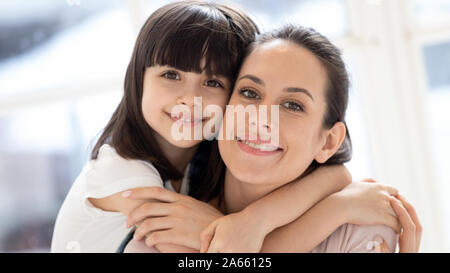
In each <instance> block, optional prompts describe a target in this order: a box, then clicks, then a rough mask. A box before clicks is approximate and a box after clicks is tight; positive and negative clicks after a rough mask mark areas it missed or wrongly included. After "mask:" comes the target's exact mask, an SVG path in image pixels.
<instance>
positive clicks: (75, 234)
mask: <svg viewBox="0 0 450 273" xmlns="http://www.w3.org/2000/svg"><path fill="white" fill-rule="evenodd" d="M188 175H189V165H188V166H187V167H186V169H185V172H184V177H183V180H182V183H181V188H180V193H182V194H187V193H188V191H189V189H188V187H189V182H188ZM152 186H154V187H163V186H164V183H163V181H162V179H161V176H160V175H159V173H158V171H157V170H156V168H155V167H154V166H153V165H152V164H151V163H148V162H145V161H142V160H134V159H131V160H130V159H125V158H123V157H121V156H120V155H119V154H117V152H116V151H115V149H114V148H113V147H111V146H110V145H108V144H104V145H103V146H102V147H101V148H100V150H99V153H98V157H97V159H96V160H90V161H88V162H87V163H86V165H85V166H84V167H83V170H82V171H81V173H80V175H79V176H78V178H77V179H76V180H75V182H74V183H73V185H72V187H71V189H70V191H69V193H68V194H67V196H66V199H65V200H64V203H63V204H62V206H61V209H60V210H59V213H58V216H57V218H56V223H55V228H54V231H53V238H52V245H51V252H115V251H116V250H117V248H118V247H119V245H120V243H121V242H122V240H123V238H125V236H126V235H127V234H128V233H129V232H130V230H131V228H127V227H126V226H125V223H126V216H125V215H123V214H122V213H120V212H110V211H104V210H102V209H99V208H96V207H95V206H93V205H92V203H91V202H89V199H88V198H103V197H107V196H110V195H113V194H115V193H118V192H121V191H125V190H128V189H132V188H139V187H152ZM165 186H166V188H167V189H169V190H171V191H175V190H174V188H173V187H172V184H171V181H167V182H166V183H165Z"/></svg>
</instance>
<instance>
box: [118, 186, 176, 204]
mask: <svg viewBox="0 0 450 273" xmlns="http://www.w3.org/2000/svg"><path fill="white" fill-rule="evenodd" d="M122 197H125V198H129V199H133V200H149V199H155V200H158V201H161V202H177V201H178V200H179V197H178V194H177V193H174V192H172V191H169V190H166V189H164V188H162V187H143V188H135V189H131V190H127V191H124V192H123V193H122Z"/></svg>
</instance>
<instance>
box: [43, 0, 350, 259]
mask: <svg viewBox="0 0 450 273" xmlns="http://www.w3.org/2000/svg"><path fill="white" fill-rule="evenodd" d="M256 33H258V28H257V27H256V25H255V24H254V23H253V22H252V21H251V20H250V19H249V18H248V17H247V16H246V15H245V14H243V13H241V12H240V11H238V10H235V9H233V8H230V7H227V6H224V5H220V4H215V3H205V2H197V1H183V2H174V3H171V4H168V5H166V6H164V7H162V8H160V9H158V10H157V11H155V12H154V13H153V14H152V15H151V16H150V17H149V18H148V20H147V22H146V23H145V24H144V26H143V27H142V29H141V31H140V33H139V36H138V38H137V41H136V45H135V48H134V51H133V55H132V57H131V61H130V63H129V66H128V69H127V72H126V76H125V85H124V96H123V98H122V100H121V102H120V104H119V105H118V107H117V109H116V110H115V112H114V114H113V115H112V117H111V120H110V121H109V122H108V124H107V125H106V127H105V129H104V131H103V133H102V135H101V136H100V138H99V140H98V141H97V143H96V145H95V147H94V149H93V151H92V155H91V160H90V161H89V162H87V164H86V165H85V166H84V168H83V170H82V172H81V173H80V175H79V177H78V178H77V179H76V181H75V182H74V184H73V186H72V188H71V189H70V191H69V193H68V195H67V197H66V199H65V201H64V203H63V205H62V207H61V209H60V211H59V214H58V217H57V219H56V223H55V229H54V234H53V240H52V248H51V251H52V252H67V251H80V252H114V251H116V250H117V248H118V246H119V244H120V242H121V241H122V239H123V238H124V237H125V236H126V235H127V234H128V233H129V232H130V227H127V226H126V216H128V215H129V213H130V212H131V211H133V210H134V209H135V208H137V207H139V205H141V204H143V203H146V201H148V200H131V199H127V198H125V197H124V196H126V195H127V193H128V191H127V190H130V189H134V188H138V187H150V186H153V187H156V188H159V189H161V188H162V187H163V186H165V187H167V188H168V189H169V190H172V191H177V192H180V193H183V194H189V195H191V196H194V197H196V198H198V199H202V198H203V199H204V197H205V196H209V195H211V194H213V193H211V192H210V191H211V190H210V189H208V188H205V185H203V184H201V183H200V182H202V181H204V180H203V179H202V178H203V177H205V176H206V174H207V173H208V172H209V171H211V170H209V169H206V168H205V167H204V166H205V165H206V164H205V162H211V161H214V160H216V161H218V160H220V159H219V158H208V155H209V154H210V146H211V144H210V142H203V143H202V140H175V139H174V138H173V137H172V134H171V128H172V125H173V124H174V123H178V124H181V125H182V126H183V128H186V127H191V128H196V126H202V129H203V124H205V123H206V122H208V121H210V120H212V119H217V118H218V117H212V118H209V119H203V120H201V122H200V123H199V122H197V121H196V120H195V119H194V118H193V117H192V116H186V115H184V116H181V115H180V116H178V115H177V116H172V115H171V112H172V108H173V107H174V106H177V105H182V106H185V107H188V108H189V109H190V110H191V113H193V112H194V111H192V109H193V108H194V97H201V98H202V105H203V107H206V106H208V105H218V106H220V107H221V108H222V109H223V108H224V107H225V105H226V103H227V101H228V99H229V96H230V93H231V90H232V88H233V84H234V79H235V77H236V75H237V73H238V69H239V67H240V64H241V61H242V58H243V55H244V51H245V48H246V47H247V45H248V44H249V43H250V42H251V41H253V39H254V36H255V34H256ZM202 110H203V109H202ZM192 131H195V130H192ZM202 131H203V130H202ZM191 139H194V138H191ZM314 175H315V176H314V177H306V178H305V179H304V181H303V183H298V185H297V186H298V187H299V188H304V187H309V188H310V189H315V190H314V191H312V190H311V191H310V192H309V194H307V195H306V194H305V196H304V197H302V202H301V204H299V206H304V207H306V208H307V207H309V206H310V205H311V203H315V202H317V201H319V200H320V199H322V198H324V197H325V196H327V195H329V194H331V193H333V192H335V191H337V190H339V189H341V188H343V187H344V186H345V185H346V184H347V183H349V182H350V178H349V176H348V173H347V172H346V170H345V168H344V167H343V166H339V167H330V168H323V169H319V170H318V171H316V172H314ZM189 181H192V183H189ZM312 181H314V182H315V183H312ZM316 182H317V183H316ZM206 186H207V185H206ZM305 192H307V191H305ZM122 195H123V196H122ZM150 204H152V203H150ZM153 204H154V205H158V204H159V203H153ZM206 210H207V211H208V213H207V216H208V220H207V221H204V222H202V223H204V225H203V227H205V226H206V225H207V224H209V223H210V222H212V221H213V220H214V219H217V218H218V217H220V216H222V215H223V214H222V213H221V212H219V211H218V210H215V209H213V207H212V206H210V207H208V208H206ZM199 215H205V214H199ZM137 225H138V226H139V223H137ZM195 247H196V248H197V249H199V248H200V245H199V244H198V245H196V246H195ZM158 248H159V250H161V251H163V252H167V251H183V250H186V247H184V248H183V247H178V246H174V245H171V244H159V245H158Z"/></svg>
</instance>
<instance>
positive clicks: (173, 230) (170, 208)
mask: <svg viewBox="0 0 450 273" xmlns="http://www.w3.org/2000/svg"><path fill="white" fill-rule="evenodd" d="M126 195H127V197H126V198H129V199H140V200H149V202H146V203H144V204H142V205H140V206H139V207H137V208H136V209H134V210H133V211H132V212H131V213H130V214H129V215H128V217H127V227H131V226H134V225H136V224H137V223H139V225H138V227H137V228H136V231H135V235H134V236H135V237H134V238H135V239H137V240H141V239H142V238H144V237H145V243H146V245H147V246H148V247H152V246H154V245H155V244H160V243H172V244H177V245H182V246H186V247H190V248H193V249H197V250H199V249H200V243H201V242H200V233H201V231H202V230H203V229H204V228H205V227H206V226H207V225H209V224H210V223H211V222H212V221H214V220H215V219H217V218H219V217H221V216H223V214H222V213H221V212H219V211H218V210H217V209H215V208H214V207H213V206H211V205H209V204H207V203H204V202H201V201H198V200H196V199H194V198H192V197H190V196H187V195H183V194H179V193H175V192H172V191H169V190H166V189H164V188H160V187H145V188H136V189H133V190H131V193H127V194H126ZM150 200H156V202H155V201H150Z"/></svg>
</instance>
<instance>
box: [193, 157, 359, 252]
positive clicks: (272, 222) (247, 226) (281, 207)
mask: <svg viewBox="0 0 450 273" xmlns="http://www.w3.org/2000/svg"><path fill="white" fill-rule="evenodd" d="M351 180H352V178H351V175H350V173H349V172H348V170H347V169H346V168H345V166H344V165H334V166H324V167H320V168H318V169H317V170H315V171H314V172H313V173H311V174H309V175H308V176H306V177H304V178H302V179H300V180H296V181H293V182H291V183H289V184H287V185H284V186H282V187H280V188H278V189H277V190H275V191H273V192H272V193H270V194H268V195H266V196H264V197H263V198H261V199H259V200H257V201H255V202H253V203H252V204H250V205H248V206H247V208H245V209H244V210H243V211H241V212H238V213H233V214H230V215H229V216H227V217H222V218H220V219H218V220H216V221H215V222H213V223H212V224H211V225H209V226H208V228H206V229H205V230H204V231H203V232H202V235H201V236H202V247H201V251H203V252H204V251H206V249H208V246H209V243H210V242H213V245H215V247H214V248H218V249H217V250H220V251H230V252H241V251H242V252H258V251H259V250H260V249H261V245H262V243H263V240H264V237H265V236H266V235H267V234H269V233H270V232H271V231H273V230H274V229H276V228H278V227H281V226H283V225H286V224H288V223H290V222H292V221H294V220H295V219H297V218H298V217H300V216H301V215H302V214H303V213H305V212H306V211H307V210H308V209H310V208H311V207H313V206H314V204H316V203H317V202H319V201H320V200H322V199H324V198H325V197H327V196H328V195H330V194H332V193H334V192H338V191H340V190H342V189H343V188H344V187H346V186H347V185H349V184H350V183H351ZM280 212H282V213H280ZM231 235H233V236H231ZM213 237H214V238H213Z"/></svg>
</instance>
